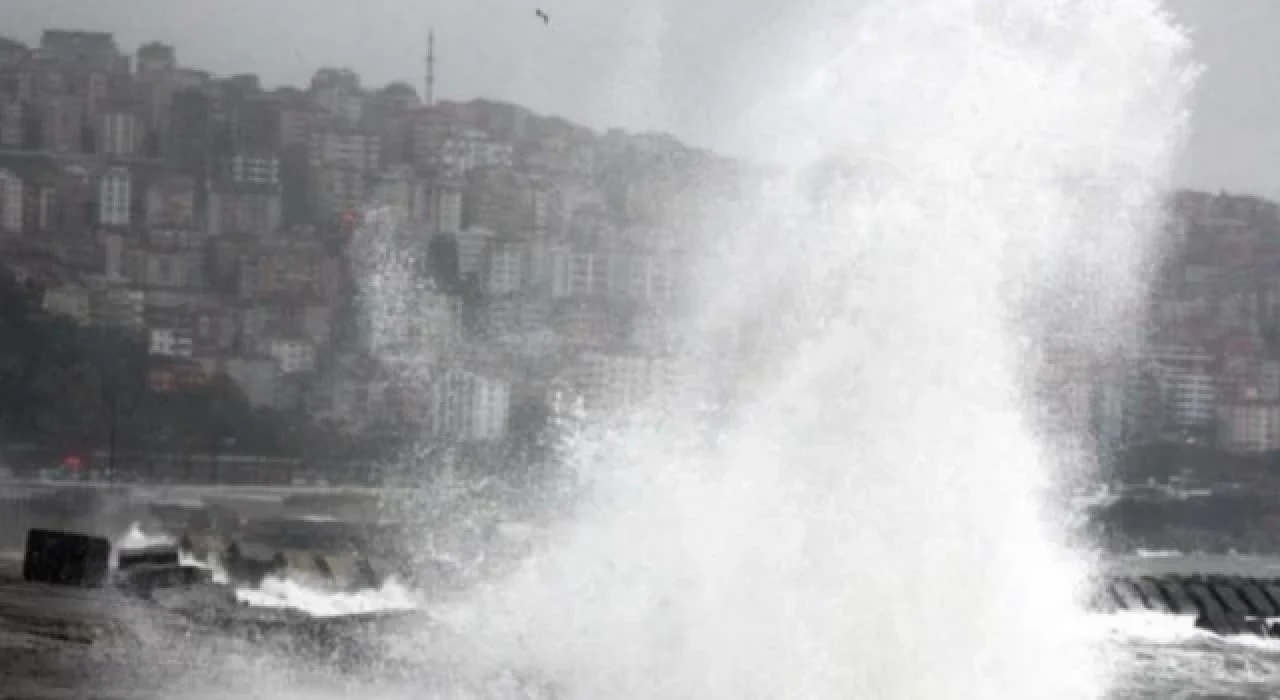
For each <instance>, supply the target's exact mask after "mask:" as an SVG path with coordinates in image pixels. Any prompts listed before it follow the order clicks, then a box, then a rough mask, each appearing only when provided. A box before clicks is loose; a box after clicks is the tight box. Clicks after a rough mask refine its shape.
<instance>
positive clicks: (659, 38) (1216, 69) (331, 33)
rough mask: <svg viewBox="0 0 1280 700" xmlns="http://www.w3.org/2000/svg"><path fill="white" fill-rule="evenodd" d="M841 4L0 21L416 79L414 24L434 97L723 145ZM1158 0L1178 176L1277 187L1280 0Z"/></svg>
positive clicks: (644, 0)
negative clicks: (1190, 46) (1163, 2)
mask: <svg viewBox="0 0 1280 700" xmlns="http://www.w3.org/2000/svg"><path fill="white" fill-rule="evenodd" d="M839 4H844V5H850V6H856V5H858V4H859V0H849V1H848V2H845V3H838V4H837V3H833V2H829V1H824V0H786V1H785V2H784V1H783V0H656V1H655V0H634V1H628V2H622V1H621V0H453V1H451V2H446V1H445V0H114V1H109V0H0V32H2V33H5V34H8V35H11V36H14V37H16V38H18V39H22V40H25V41H28V42H34V41H35V40H36V38H37V37H38V36H39V33H40V30H41V29H43V28H45V27H50V26H58V27H64V28H83V29H96V30H104V31H111V32H113V33H115V35H116V37H117V40H118V41H119V42H120V44H121V46H122V48H123V49H125V50H126V51H130V52H132V51H133V50H134V49H135V48H136V47H137V45H138V44H140V43H142V42H144V41H147V40H150V39H159V40H161V41H166V42H169V43H173V44H176V45H177V47H178V52H179V60H180V61H181V62H182V63H183V64H184V65H189V66H193V67H200V68H207V69H209V70H212V71H214V72H216V73H220V74H229V73H236V72H257V73H258V74H259V75H261V76H262V78H263V80H264V81H265V82H267V83H268V84H280V83H290V84H305V83H306V81H307V80H308V79H309V78H310V76H311V73H312V72H313V71H314V70H315V69H316V68H317V67H318V66H321V65H341V66H349V67H351V68H354V69H355V70H357V71H358V72H359V73H360V74H361V75H362V76H363V77H364V78H365V80H366V82H367V83H370V84H381V83H385V82H388V81H390V80H407V81H409V82H411V83H412V84H413V85H414V86H415V87H417V88H418V89H419V90H421V85H422V74H423V68H422V56H423V53H424V44H425V30H426V27H427V26H428V25H429V24H430V25H433V26H435V28H436V34H437V54H438V63H437V66H438V70H437V82H436V86H437V87H436V94H437V96H439V97H444V98H457V99H468V98H471V97H476V96H486V97H493V98H497V99H504V100H510V101H513V102H517V103H520V104H524V105H526V106H529V107H531V108H533V109H535V110H537V111H540V112H545V113H553V114H561V115H563V116H566V117H569V118H571V119H574V120H576V121H581V122H585V123H588V124H590V125H592V126H597V127H601V126H607V125H618V126H624V127H627V128H659V129H663V130H669V131H673V132H675V133H676V134H678V135H680V136H681V137H684V138H686V139H688V140H690V141H693V142H695V143H699V144H702V145H709V146H712V147H717V148H722V149H726V150H730V151H733V150H738V149H739V147H740V146H741V144H735V143H733V142H732V140H731V137H728V136H726V135H725V133H724V129H723V128H721V125H723V124H724V123H728V122H731V121H733V120H734V117H735V116H737V115H741V114H742V113H744V112H746V111H748V110H749V109H750V108H751V107H752V105H753V104H755V103H756V102H757V101H758V100H759V95H758V94H757V90H759V89H760V87H759V86H761V85H767V84H771V83H773V82H774V81H776V78H771V77H770V76H777V75H781V73H778V72H776V71H782V70H785V68H786V65H785V64H786V63H787V57H788V56H787V53H786V52H787V51H788V49H787V48H786V47H787V46H788V45H789V44H788V42H789V41H790V40H791V39H792V38H793V37H794V36H795V33H794V31H792V30H794V29H795V28H796V25H795V22H796V21H797V18H798V17H799V16H800V14H801V10H800V9H799V8H804V7H811V6H815V5H824V6H825V7H826V8H827V10H826V11H830V8H831V7H833V6H838V5H839ZM535 7H540V8H542V9H544V10H546V11H547V12H548V13H549V14H550V15H551V17H552V21H551V24H550V25H549V26H545V27H544V26H542V24H541V23H540V22H538V21H536V19H535V18H534V16H533V10H534V8H535ZM1170 7H1171V9H1172V10H1173V11H1174V13H1175V15H1176V16H1177V17H1178V18H1179V19H1180V20H1181V21H1182V22H1183V23H1185V24H1186V25H1187V26H1188V27H1189V28H1190V29H1191V31H1192V33H1193V40H1194V46H1195V49H1194V51H1195V56H1196V58H1197V59H1198V60H1199V61H1200V62H1201V63H1202V64H1204V66H1205V68H1206V73H1205V75H1204V76H1203V77H1202V78H1201V82H1200V86H1199V88H1198V91H1197V94H1196V96H1195V100H1194V103H1193V105H1192V107H1193V115H1194V116H1193V134H1192V138H1191V142H1190V144H1189V145H1188V148H1187V149H1186V152H1185V153H1184V155H1183V158H1182V161H1181V163H1180V167H1179V179H1180V181H1181V182H1182V183H1183V184H1187V185H1191V186H1195V187H1200V188H1207V189H1219V188H1225V189H1231V190H1237V191H1249V192H1258V193H1263V194H1267V195H1270V196H1276V197H1280V70H1276V67H1277V66H1280V61H1278V60H1277V59H1280V2H1278V1H1276V0H1170ZM789 23H790V24H789ZM1273 75H1274V76H1275V77H1274V78H1272V76H1273ZM619 76H622V79H621V80H619V78H618V77H619Z"/></svg>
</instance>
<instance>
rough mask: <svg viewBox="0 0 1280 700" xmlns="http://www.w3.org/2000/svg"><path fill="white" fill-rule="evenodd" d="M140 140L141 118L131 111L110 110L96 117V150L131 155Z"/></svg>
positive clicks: (108, 153) (135, 152) (112, 154)
mask: <svg viewBox="0 0 1280 700" xmlns="http://www.w3.org/2000/svg"><path fill="white" fill-rule="evenodd" d="M141 142H142V120H140V119H139V118H138V116H137V115H136V114H133V113H131V112H122V111H111V112H105V113H103V114H102V115H101V116H99V117H98V152H99V153H102V154H104V155H108V156H119V157H125V158H127V157H132V156H134V155H136V154H137V152H138V146H139V145H140V144H141Z"/></svg>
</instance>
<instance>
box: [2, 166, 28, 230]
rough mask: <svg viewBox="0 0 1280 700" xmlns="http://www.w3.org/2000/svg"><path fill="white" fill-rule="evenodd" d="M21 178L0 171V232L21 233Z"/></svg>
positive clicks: (6, 171)
mask: <svg viewBox="0 0 1280 700" xmlns="http://www.w3.org/2000/svg"><path fill="white" fill-rule="evenodd" d="M22 201H23V198H22V178H20V177H18V176H17V175H15V174H14V173H13V172H11V171H8V170H0V232H3V233H15V234H16V233H22V214H23V212H22Z"/></svg>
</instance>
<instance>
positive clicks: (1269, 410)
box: [1218, 401, 1280, 453]
mask: <svg viewBox="0 0 1280 700" xmlns="http://www.w3.org/2000/svg"><path fill="white" fill-rule="evenodd" d="M1218 444H1219V446H1221V447H1222V449H1225V450H1227V451H1229V452H1238V453H1262V452H1273V451H1275V450H1280V404H1277V403H1275V402H1274V401H1270V402H1264V401H1242V402H1237V403H1233V404H1228V405H1226V406H1223V407H1222V409H1221V410H1220V415H1219V416H1218Z"/></svg>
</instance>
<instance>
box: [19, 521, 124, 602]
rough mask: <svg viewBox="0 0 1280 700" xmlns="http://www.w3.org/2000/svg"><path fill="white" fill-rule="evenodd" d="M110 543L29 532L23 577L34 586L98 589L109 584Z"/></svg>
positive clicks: (62, 534) (43, 531) (80, 535)
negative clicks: (34, 584) (107, 582)
mask: <svg viewBox="0 0 1280 700" xmlns="http://www.w3.org/2000/svg"><path fill="white" fill-rule="evenodd" d="M110 561H111V542H110V541H109V540H107V538H105V537H92V536H89V535H82V534H76V533H70V532H57V531H53V530H37V529H33V530H29V531H28V532H27V545H26V551H25V552H24V554H23V560H22V578H23V579H25V580H26V581H29V582H32V583H50V584H55V585H60V586H84V587H91V588H96V587H99V586H102V585H103V584H105V583H106V581H107V573H108V570H109V568H110Z"/></svg>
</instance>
